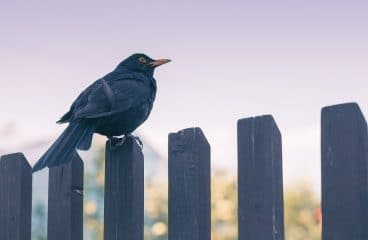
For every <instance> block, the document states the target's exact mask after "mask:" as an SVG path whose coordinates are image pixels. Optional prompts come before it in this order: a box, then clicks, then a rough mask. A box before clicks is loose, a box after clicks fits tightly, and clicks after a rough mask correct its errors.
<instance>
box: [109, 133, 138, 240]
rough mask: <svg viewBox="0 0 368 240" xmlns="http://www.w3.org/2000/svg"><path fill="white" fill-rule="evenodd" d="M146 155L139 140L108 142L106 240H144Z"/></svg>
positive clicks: (128, 139) (129, 139)
mask: <svg viewBox="0 0 368 240" xmlns="http://www.w3.org/2000/svg"><path fill="white" fill-rule="evenodd" d="M143 167H144V164H143V153H142V150H141V148H140V147H139V146H138V144H137V142H136V140H135V139H132V138H127V139H126V140H125V142H124V144H123V145H122V146H113V147H111V146H110V142H109V141H108V142H107V143H106V163H105V213H104V224H105V226H104V239H105V240H118V239H124V240H143V221H144V208H143V205H144V169H143Z"/></svg>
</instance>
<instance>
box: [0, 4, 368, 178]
mask: <svg viewBox="0 0 368 240" xmlns="http://www.w3.org/2000/svg"><path fill="white" fill-rule="evenodd" d="M1 5H2V6H1V9H0V31H1V40H0V69H1V78H0V79H1V88H0V110H1V117H0V126H1V125H4V124H7V123H9V122H14V123H15V129H16V131H17V132H16V137H15V139H14V141H13V145H12V147H13V148H14V149H17V150H19V151H22V149H18V148H17V144H18V143H19V142H22V141H23V142H24V141H32V140H33V139H42V138H44V137H51V136H52V137H56V136H57V134H59V133H60V132H61V131H62V129H63V126H57V125H56V124H55V121H56V120H57V119H58V118H59V117H60V116H61V115H62V114H63V113H64V112H65V111H66V110H67V109H68V108H69V105H70V103H71V102H72V101H73V100H74V99H75V97H76V96H77V94H78V93H79V92H80V91H81V90H83V89H84V88H85V87H86V86H87V85H88V84H90V83H91V82H92V81H94V80H96V79H98V78H99V77H101V76H103V75H104V74H106V73H107V72H109V71H111V70H112V69H113V68H114V67H115V66H116V64H118V63H119V61H121V60H122V59H123V58H125V57H126V56H128V55H130V54H131V53H134V52H144V53H147V54H148V55H150V56H151V57H153V58H159V57H166V58H171V59H172V60H173V62H172V63H170V64H168V65H166V66H163V67H162V68H161V69H158V71H157V72H156V75H155V76H156V79H157V81H158V97H157V101H156V103H155V107H154V110H153V112H152V115H151V117H150V119H149V120H148V121H147V122H146V123H145V124H144V125H143V126H142V127H141V131H142V132H143V133H144V134H145V135H146V136H147V137H148V138H149V139H151V141H153V142H155V143H156V144H157V146H158V148H160V149H161V151H162V152H164V153H165V149H166V142H167V133H168V132H172V131H177V130H180V129H182V128H185V127H190V126H200V127H202V128H203V130H204V132H205V133H206V135H207V137H208V140H209V142H210V143H211V145H212V153H213V154H212V156H213V165H214V166H215V167H216V166H227V167H231V169H233V171H234V173H235V168H233V166H235V165H236V132H235V131H236V120H237V119H238V118H242V117H249V116H254V115H260V114H273V115H274V117H275V119H276V121H277V122H278V124H279V127H280V129H281V131H282V133H283V140H284V146H283V147H284V166H285V168H284V175H285V180H286V182H292V181H293V180H294V179H295V178H298V177H306V178H310V179H311V180H312V181H313V182H318V181H319V175H320V173H319V161H320V160H319V159H320V157H319V142H320V139H319V126H320V125H319V121H320V109H321V107H322V106H325V105H330V104H337V103H342V102H347V101H357V102H358V103H360V106H361V108H362V110H363V112H364V113H365V115H366V116H368V106H367V103H368V82H367V79H368V44H367V43H368V31H367V29H368V14H367V13H368V2H367V1H323V0H322V1H321V0H319V1H315V0H309V1H302V0H299V1H270V0H269V1H253V2H249V1H205V2H203V1H202V2H198V1H180V2H179V1H176V2H174V1H159V0H158V1H150V2H143V1H134V2H133V1H132V2H126V1H124V2H123V1H116V2H108V1H103V2H102V1H63V2H58V3H54V2H53V3H51V2H48V3H46V2H45V1H24V2H23V1H6V2H2V4H1ZM5 142H6V140H5V139H1V140H0V144H5ZM45 150H46V149H45ZM41 153H42V152H40V154H41ZM35 160H36V159H30V161H31V162H34V161H35Z"/></svg>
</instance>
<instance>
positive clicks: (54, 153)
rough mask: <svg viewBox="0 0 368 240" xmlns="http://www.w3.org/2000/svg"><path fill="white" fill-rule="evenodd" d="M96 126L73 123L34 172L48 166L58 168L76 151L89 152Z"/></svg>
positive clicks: (39, 161)
mask: <svg viewBox="0 0 368 240" xmlns="http://www.w3.org/2000/svg"><path fill="white" fill-rule="evenodd" d="M94 131H95V124H91V123H90V122H87V121H79V122H72V123H70V124H69V126H68V127H67V128H66V129H65V130H64V132H63V133H62V134H61V135H60V137H59V138H58V139H57V140H56V141H55V142H54V143H53V144H52V146H51V147H50V148H49V149H48V150H47V152H46V153H45V154H44V155H43V156H42V157H41V158H40V160H38V162H37V163H36V164H35V165H34V167H33V172H36V171H38V170H41V169H42V168H44V167H46V166H48V167H53V166H58V165H61V164H64V163H67V162H69V161H70V160H71V159H72V157H73V154H76V149H80V150H88V149H89V148H90V147H91V143H92V136H93V133H94Z"/></svg>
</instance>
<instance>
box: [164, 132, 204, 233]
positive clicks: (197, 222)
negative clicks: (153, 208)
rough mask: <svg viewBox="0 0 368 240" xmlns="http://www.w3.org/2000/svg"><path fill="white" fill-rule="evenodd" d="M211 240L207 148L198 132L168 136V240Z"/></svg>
mask: <svg viewBox="0 0 368 240" xmlns="http://www.w3.org/2000/svg"><path fill="white" fill-rule="evenodd" d="M188 239H190V240H209V239H211V164H210V145H209V143H208V142H207V140H206V138H205V136H204V134H203V132H202V131H201V129H199V128H189V129H185V130H182V131H180V132H178V133H171V134H170V135H169V240H188Z"/></svg>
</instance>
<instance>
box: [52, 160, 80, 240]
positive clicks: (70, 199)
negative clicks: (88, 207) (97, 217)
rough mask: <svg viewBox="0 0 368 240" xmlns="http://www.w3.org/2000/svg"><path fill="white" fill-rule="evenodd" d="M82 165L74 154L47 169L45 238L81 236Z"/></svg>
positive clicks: (56, 239) (69, 239) (58, 239)
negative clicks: (65, 161)
mask: <svg viewBox="0 0 368 240" xmlns="http://www.w3.org/2000/svg"><path fill="white" fill-rule="evenodd" d="M83 174H84V164H83V161H82V159H81V158H80V157H79V155H78V154H74V157H73V159H72V160H71V161H70V162H69V163H67V164H64V165H61V166H57V167H52V168H50V169H49V200H48V224H47V239H49V240H82V239H83Z"/></svg>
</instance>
